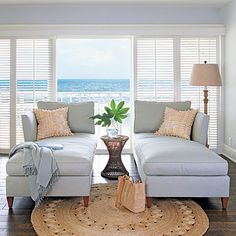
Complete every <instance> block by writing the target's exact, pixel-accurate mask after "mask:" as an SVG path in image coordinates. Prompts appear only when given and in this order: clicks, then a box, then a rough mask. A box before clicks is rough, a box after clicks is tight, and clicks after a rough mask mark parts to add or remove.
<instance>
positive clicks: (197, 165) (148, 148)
mask: <svg viewBox="0 0 236 236" xmlns="http://www.w3.org/2000/svg"><path fill="white" fill-rule="evenodd" d="M135 151H136V155H137V158H138V159H139V161H140V163H141V164H142V167H143V171H144V173H145V174H146V175H165V176H220V175H227V172H228V163H227V161H225V160H224V159H223V158H221V157H220V156H218V155H217V154H216V153H214V152H212V151H210V150H209V149H208V148H206V147H205V146H203V145H202V144H200V143H197V142H194V141H189V140H184V139H181V138H176V137H166V136H156V135H154V134H151V133H142V134H135Z"/></svg>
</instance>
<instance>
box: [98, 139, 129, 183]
mask: <svg viewBox="0 0 236 236" xmlns="http://www.w3.org/2000/svg"><path fill="white" fill-rule="evenodd" d="M101 139H102V140H103V142H104V143H105V145H106V147H107V150H108V152H109V160H108V162H107V165H106V167H105V168H104V170H103V171H102V172H101V175H102V177H105V178H109V179H118V177H119V176H122V175H129V172H128V171H127V170H126V168H125V166H124V164H123V162H122V160H121V152H122V150H123V147H124V145H125V143H126V142H127V140H128V139H129V137H128V136H123V135H119V136H118V137H117V138H110V137H108V136H107V135H106V136H102V137H101Z"/></svg>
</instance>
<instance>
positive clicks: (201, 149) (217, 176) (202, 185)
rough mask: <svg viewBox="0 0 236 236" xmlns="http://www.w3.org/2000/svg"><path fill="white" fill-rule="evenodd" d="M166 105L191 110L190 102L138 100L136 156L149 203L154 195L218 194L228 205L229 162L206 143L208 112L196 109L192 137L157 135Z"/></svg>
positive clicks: (208, 195) (223, 203) (135, 138)
mask: <svg viewBox="0 0 236 236" xmlns="http://www.w3.org/2000/svg"><path fill="white" fill-rule="evenodd" d="M165 107H172V108H174V109H177V110H188V109H189V108H190V107H191V103H190V102H173V103H157V102H145V101H136V102H135V121H134V149H135V150H134V157H135V160H136V164H137V167H138V171H139V174H140V176H141V179H142V181H143V182H145V183H146V193H147V204H148V206H149V207H150V206H151V204H152V197H219V198H221V200H222V206H223V208H226V207H227V203H228V197H229V188H230V178H229V176H228V163H227V161H226V160H224V159H223V158H221V157H220V156H219V155H217V154H216V153H214V152H213V151H211V150H209V149H208V148H206V146H205V144H206V139H207V133H208V122H209V116H207V115H205V114H203V113H200V112H198V113H197V115H196V118H195V121H194V124H193V128H192V135H191V136H192V137H191V139H192V140H191V141H189V140H185V139H181V138H176V137H167V136H157V135H154V132H155V131H156V130H158V129H159V127H160V125H161V123H162V122H163V116H164V110H165Z"/></svg>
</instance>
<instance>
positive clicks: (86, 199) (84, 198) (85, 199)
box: [83, 196, 89, 207]
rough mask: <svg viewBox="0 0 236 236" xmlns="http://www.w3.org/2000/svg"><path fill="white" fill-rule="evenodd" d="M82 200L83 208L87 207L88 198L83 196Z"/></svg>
mask: <svg viewBox="0 0 236 236" xmlns="http://www.w3.org/2000/svg"><path fill="white" fill-rule="evenodd" d="M83 200H84V206H85V207H88V204H89V196H84V197H83Z"/></svg>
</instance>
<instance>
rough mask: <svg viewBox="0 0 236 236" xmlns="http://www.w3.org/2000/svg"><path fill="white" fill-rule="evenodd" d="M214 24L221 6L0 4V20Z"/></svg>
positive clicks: (65, 22) (30, 22)
mask: <svg viewBox="0 0 236 236" xmlns="http://www.w3.org/2000/svg"><path fill="white" fill-rule="evenodd" d="M15 23H16V24H47V23H48V24H83V23H85V24H86V23H87V24H109V23H110V24H112V23H117V24H118V23H120V24H123V23H128V24H135V23H143V24H145V23H154V24H175V23H176V24H194V23H196V24H204V23H206V24H215V23H222V19H221V15H220V9H218V8H216V7H215V8H214V7H199V6H195V7H194V6H173V5H171V6H163V5H155V4H136V5H134V4H128V3H123V4H121V3H120V4H114V3H113V4H105V3H104V4H95V3H94V4H92V3H87V4H79V5H78V4H68V5H63V4H59V5H1V6H0V24H15Z"/></svg>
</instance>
